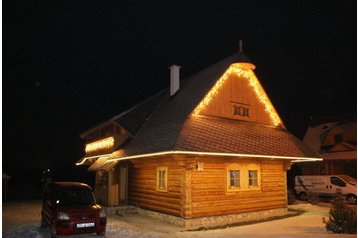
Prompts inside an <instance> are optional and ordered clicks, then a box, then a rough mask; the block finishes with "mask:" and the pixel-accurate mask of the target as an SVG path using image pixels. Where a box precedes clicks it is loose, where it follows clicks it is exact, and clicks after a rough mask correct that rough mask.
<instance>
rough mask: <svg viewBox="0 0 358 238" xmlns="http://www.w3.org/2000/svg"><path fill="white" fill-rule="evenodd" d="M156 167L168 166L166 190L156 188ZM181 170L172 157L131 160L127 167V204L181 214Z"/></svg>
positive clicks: (175, 214) (171, 213)
mask: <svg viewBox="0 0 358 238" xmlns="http://www.w3.org/2000/svg"><path fill="white" fill-rule="evenodd" d="M157 167H167V168H168V184H167V188H168V189H167V192H162V191H157V190H156V185H157V184H156V183H157V180H156V179H157ZM182 171H183V168H181V167H180V165H179V164H178V162H177V161H175V160H174V159H173V158H172V157H167V158H159V157H158V158H145V159H136V160H131V161H130V162H129V167H128V202H129V204H132V205H136V206H139V207H141V208H146V209H149V210H153V211H158V212H162V213H166V214H170V215H174V216H181V210H182V196H181V193H182V189H181V186H182V182H181V181H182Z"/></svg>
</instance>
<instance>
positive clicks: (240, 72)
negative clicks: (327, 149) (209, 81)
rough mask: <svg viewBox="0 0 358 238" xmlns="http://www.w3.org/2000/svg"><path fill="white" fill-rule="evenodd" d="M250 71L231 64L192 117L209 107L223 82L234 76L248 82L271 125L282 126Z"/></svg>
mask: <svg viewBox="0 0 358 238" xmlns="http://www.w3.org/2000/svg"><path fill="white" fill-rule="evenodd" d="M251 69H252V67H251V66H250V65H247V64H243V63H236V64H232V65H231V66H230V67H229V68H228V69H227V70H226V71H225V73H224V74H223V75H222V76H221V78H220V79H219V80H218V81H217V82H216V84H215V85H214V86H213V87H212V88H211V89H210V91H209V92H208V93H207V94H206V95H205V97H204V99H203V100H202V101H201V102H200V103H199V105H198V106H197V107H196V108H195V109H194V111H193V115H194V116H195V115H199V113H200V112H201V111H202V110H203V109H204V108H205V107H206V106H207V105H209V103H210V102H211V101H212V99H213V98H214V96H216V95H217V94H218V91H219V89H220V88H221V87H222V86H223V85H224V83H225V81H226V80H227V79H228V78H229V77H230V75H232V74H235V75H236V76H238V77H242V78H245V79H247V80H248V81H249V84H250V86H251V87H252V88H253V90H254V92H255V94H256V96H257V98H258V99H259V101H260V102H261V103H262V104H263V105H264V107H265V111H266V112H267V113H268V114H269V116H270V119H271V121H272V124H273V125H275V126H279V125H283V123H282V121H281V119H280V117H279V116H278V114H277V112H276V111H275V109H274V107H273V105H272V104H271V102H270V99H269V98H268V97H267V95H266V93H265V91H264V89H263V88H262V86H261V84H260V82H259V81H258V79H257V78H256V75H255V74H254V72H253V71H252V70H251Z"/></svg>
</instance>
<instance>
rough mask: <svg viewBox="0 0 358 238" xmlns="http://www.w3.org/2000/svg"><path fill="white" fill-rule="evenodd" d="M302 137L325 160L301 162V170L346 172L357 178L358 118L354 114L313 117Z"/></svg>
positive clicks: (307, 172)
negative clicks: (315, 118) (314, 118)
mask: <svg viewBox="0 0 358 238" xmlns="http://www.w3.org/2000/svg"><path fill="white" fill-rule="evenodd" d="M303 141H304V142H305V143H306V144H307V145H309V146H310V147H311V148H312V149H313V150H315V151H316V152H317V153H320V154H321V156H322V158H323V161H320V162H318V161H317V162H314V163H301V164H300V166H299V167H300V169H301V170H302V171H301V172H302V174H306V175H322V174H327V175H334V174H345V175H349V176H351V177H353V178H357V120H356V118H354V117H353V116H348V117H347V116H335V117H327V118H321V119H317V120H313V121H312V122H311V123H310V125H309V127H308V128H307V130H306V133H305V135H304V138H303Z"/></svg>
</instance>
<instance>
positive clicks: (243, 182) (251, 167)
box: [226, 163, 261, 192]
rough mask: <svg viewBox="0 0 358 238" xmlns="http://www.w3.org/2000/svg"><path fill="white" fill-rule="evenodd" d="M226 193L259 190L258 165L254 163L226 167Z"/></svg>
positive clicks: (234, 164)
mask: <svg viewBox="0 0 358 238" xmlns="http://www.w3.org/2000/svg"><path fill="white" fill-rule="evenodd" d="M226 171H227V186H226V187H227V191H228V192H231V191H247V190H259V189H260V185H261V181H260V179H261V177H260V176H261V175H260V165H259V164H255V163H250V164H249V163H242V164H241V163H240V164H239V163H233V164H230V165H228V166H227V168H226Z"/></svg>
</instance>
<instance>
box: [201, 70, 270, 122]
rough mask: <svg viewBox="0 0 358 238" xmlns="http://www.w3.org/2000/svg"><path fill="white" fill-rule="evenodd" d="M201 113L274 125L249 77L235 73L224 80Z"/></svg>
mask: <svg viewBox="0 0 358 238" xmlns="http://www.w3.org/2000/svg"><path fill="white" fill-rule="evenodd" d="M200 114H202V115H208V116H218V117H224V118H230V119H235V120H242V121H248V122H255V123H261V124H266V125H273V124H272V121H271V119H270V116H269V114H268V113H267V112H266V111H265V107H264V105H263V104H262V103H261V102H260V101H259V100H258V98H257V97H256V94H255V92H254V90H253V88H252V86H250V84H249V81H248V79H247V78H244V77H238V76H237V75H234V74H231V75H230V77H229V78H228V79H227V80H226V81H225V82H224V84H223V86H222V87H221V88H220V90H219V91H218V93H217V94H216V95H215V96H214V98H213V100H212V101H211V102H210V103H209V104H208V105H207V106H206V107H205V108H203V110H202V111H201V112H200Z"/></svg>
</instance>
